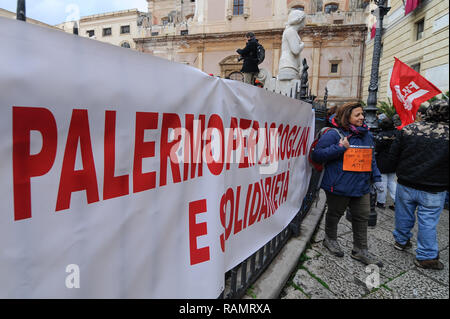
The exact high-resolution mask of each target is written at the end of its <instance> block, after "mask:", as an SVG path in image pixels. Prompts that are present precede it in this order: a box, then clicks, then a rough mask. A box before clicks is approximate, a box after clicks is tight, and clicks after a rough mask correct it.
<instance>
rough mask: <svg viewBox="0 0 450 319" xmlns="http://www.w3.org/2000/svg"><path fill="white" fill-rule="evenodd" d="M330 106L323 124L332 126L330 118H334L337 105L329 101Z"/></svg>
mask: <svg viewBox="0 0 450 319" xmlns="http://www.w3.org/2000/svg"><path fill="white" fill-rule="evenodd" d="M330 105H331V106H330V108H329V109H327V116H326V120H325V126H328V127H333V124H332V123H331V120H332V119H333V118H334V116H335V114H336V110H337V106H336V105H335V104H331V103H330Z"/></svg>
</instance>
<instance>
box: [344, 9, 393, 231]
mask: <svg viewBox="0 0 450 319" xmlns="http://www.w3.org/2000/svg"><path fill="white" fill-rule="evenodd" d="M374 2H375V4H376V5H377V6H378V7H377V8H376V9H375V10H373V11H372V12H371V13H372V14H374V15H375V16H376V17H377V28H376V33H375V39H374V41H373V56H372V69H371V72H370V83H369V96H368V98H367V106H366V107H365V108H364V111H365V113H366V115H365V120H366V123H367V126H368V127H369V128H370V130H371V132H372V134H373V135H376V134H377V131H378V121H377V93H378V74H379V69H380V56H381V37H382V33H383V19H384V16H385V15H386V14H387V13H388V12H389V10H390V9H391V8H390V7H388V6H387V0H374ZM376 200H377V194H376V191H375V190H374V189H373V186H371V187H370V213H369V226H375V225H376V224H377V211H376V210H375V205H376ZM346 218H347V219H348V220H351V218H352V216H351V211H350V209H347V214H346Z"/></svg>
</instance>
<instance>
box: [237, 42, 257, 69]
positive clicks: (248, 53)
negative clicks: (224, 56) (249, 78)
mask: <svg viewBox="0 0 450 319" xmlns="http://www.w3.org/2000/svg"><path fill="white" fill-rule="evenodd" d="M257 48H258V40H256V39H255V38H252V39H250V40H248V41H247V45H246V46H245V48H243V49H237V50H236V52H237V53H239V54H240V55H241V56H242V57H243V58H244V65H243V66H242V69H241V72H243V73H259V68H258V58H257V56H256V50H257Z"/></svg>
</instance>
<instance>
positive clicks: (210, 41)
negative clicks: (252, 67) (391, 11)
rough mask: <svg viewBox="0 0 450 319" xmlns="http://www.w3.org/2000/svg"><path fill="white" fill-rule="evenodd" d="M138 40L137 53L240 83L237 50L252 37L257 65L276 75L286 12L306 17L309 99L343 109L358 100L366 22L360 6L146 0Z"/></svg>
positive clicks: (312, 0) (348, 1)
mask: <svg viewBox="0 0 450 319" xmlns="http://www.w3.org/2000/svg"><path fill="white" fill-rule="evenodd" d="M147 1H148V7H149V12H148V21H149V23H148V25H147V28H146V31H145V36H143V37H140V38H135V39H134V41H135V43H136V49H137V50H139V51H142V52H147V53H151V54H153V55H156V56H159V57H163V58H166V59H169V60H172V61H175V62H179V63H184V64H188V65H191V66H193V67H196V68H198V69H200V70H202V71H204V72H205V73H208V74H214V75H216V76H220V77H222V78H231V79H236V80H241V79H242V74H241V73H240V72H239V71H240V69H241V65H242V62H238V61H237V58H238V55H237V53H236V49H238V48H242V47H244V46H245V37H244V35H245V33H246V32H247V31H252V32H254V33H255V35H256V38H257V39H258V40H259V42H260V43H261V44H262V45H263V46H264V47H265V49H266V59H265V60H264V62H263V63H262V64H261V65H260V67H263V68H265V69H267V70H268V71H269V72H271V74H272V75H273V76H276V75H277V74H278V61H279V58H280V53H281V52H280V51H281V37H282V34H283V31H284V27H285V23H286V21H287V15H288V13H289V11H290V10H303V11H305V13H306V14H307V18H306V21H307V23H306V27H305V28H304V29H302V30H301V31H300V37H301V38H302V41H303V42H304V43H305V49H304V50H303V52H302V57H304V58H306V60H307V62H308V65H309V66H310V68H309V70H308V72H309V83H310V89H311V92H312V94H314V95H316V96H318V97H319V98H321V97H323V95H324V92H325V87H327V88H328V94H329V101H334V102H336V103H342V102H344V101H348V100H360V99H361V97H362V82H363V80H362V76H363V61H364V54H365V52H364V50H365V40H366V35H367V26H366V19H367V17H368V13H367V10H365V7H366V6H367V1H364V0H329V1H328V0H309V1H308V0H208V1H207V0H195V1H191V0H147Z"/></svg>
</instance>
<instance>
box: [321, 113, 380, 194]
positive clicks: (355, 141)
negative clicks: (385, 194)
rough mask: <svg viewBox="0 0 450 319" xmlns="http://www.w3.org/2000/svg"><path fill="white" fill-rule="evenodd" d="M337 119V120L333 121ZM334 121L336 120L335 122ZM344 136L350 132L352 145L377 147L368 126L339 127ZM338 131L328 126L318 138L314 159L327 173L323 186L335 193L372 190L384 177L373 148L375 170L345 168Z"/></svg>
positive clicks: (359, 192)
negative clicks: (355, 170)
mask: <svg viewBox="0 0 450 319" xmlns="http://www.w3.org/2000/svg"><path fill="white" fill-rule="evenodd" d="M333 122H334V121H333ZM334 124H335V122H334ZM337 129H338V130H339V131H340V132H341V134H342V135H343V136H347V139H348V141H349V143H350V145H358V146H369V147H372V148H373V147H374V142H373V136H372V134H371V133H370V132H369V130H368V128H367V126H365V125H364V126H362V127H358V128H356V129H357V131H356V130H355V129H354V130H353V131H350V130H344V129H343V128H341V127H337ZM340 139H341V138H340V136H339V134H338V133H337V132H336V131H335V130H328V131H327V132H326V133H325V134H324V135H323V136H322V137H321V138H320V139H319V141H318V143H317V145H316V147H315V149H314V151H313V153H312V159H313V161H315V162H318V163H323V164H324V166H325V173H324V176H323V179H322V184H321V188H323V189H324V190H325V191H327V192H331V193H333V194H336V195H341V196H349V197H360V196H363V195H365V194H367V193H369V192H370V184H371V183H373V182H380V181H381V174H380V171H379V170H378V167H377V163H376V160H375V152H374V151H372V172H350V171H344V170H343V159H344V152H345V151H346V148H345V147H344V146H339V140H340Z"/></svg>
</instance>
